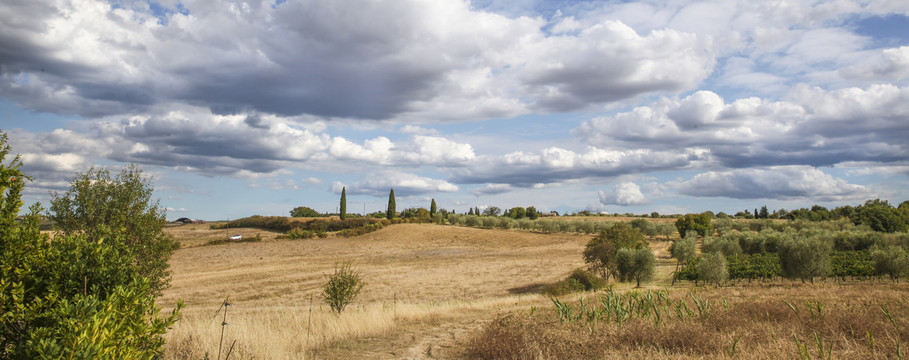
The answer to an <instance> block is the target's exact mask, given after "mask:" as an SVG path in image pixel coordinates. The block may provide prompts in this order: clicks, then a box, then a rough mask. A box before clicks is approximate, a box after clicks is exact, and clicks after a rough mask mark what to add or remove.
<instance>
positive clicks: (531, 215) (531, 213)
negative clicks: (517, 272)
mask: <svg viewBox="0 0 909 360" xmlns="http://www.w3.org/2000/svg"><path fill="white" fill-rule="evenodd" d="M907 208H909V207H907ZM539 217H540V212H539V211H537V208H535V207H533V206H528V207H527V218H528V219H530V220H536V219H537V218H539Z"/></svg>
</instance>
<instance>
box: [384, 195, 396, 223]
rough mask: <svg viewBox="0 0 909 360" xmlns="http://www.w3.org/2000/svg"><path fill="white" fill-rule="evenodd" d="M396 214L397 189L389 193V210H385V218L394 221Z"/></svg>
mask: <svg viewBox="0 0 909 360" xmlns="http://www.w3.org/2000/svg"><path fill="white" fill-rule="evenodd" d="M396 212H397V211H395V189H393V188H392V189H391V191H389V192H388V208H387V209H385V217H386V218H388V220H391V219H394V218H395V213H396Z"/></svg>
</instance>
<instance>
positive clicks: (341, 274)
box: [322, 262, 364, 314]
mask: <svg viewBox="0 0 909 360" xmlns="http://www.w3.org/2000/svg"><path fill="white" fill-rule="evenodd" d="M363 285H364V283H363V280H362V278H361V275H360V272H358V271H356V270H353V269H351V265H350V263H349V262H347V263H344V264H341V265H335V271H334V273H332V274H331V275H329V276H328V281H327V282H326V283H325V287H324V289H323V295H322V296H323V297H324V298H325V303H326V304H328V306H329V307H331V310H332V311H335V312H337V313H338V314H340V313H341V312H342V311H344V308H346V307H347V305H349V304H350V303H351V302H353V301H354V299H356V298H357V295H359V294H360V290H361V289H363Z"/></svg>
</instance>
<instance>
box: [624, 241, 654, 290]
mask: <svg viewBox="0 0 909 360" xmlns="http://www.w3.org/2000/svg"><path fill="white" fill-rule="evenodd" d="M616 264H617V269H618V272H619V276H620V278H621V279H622V280H623V281H635V282H636V283H637V287H641V282H642V281H650V279H652V278H653V274H654V272H655V270H656V258H655V257H654V256H653V252H652V251H650V248H648V247H643V248H639V249H629V248H622V249H619V251H618V252H617V253H616Z"/></svg>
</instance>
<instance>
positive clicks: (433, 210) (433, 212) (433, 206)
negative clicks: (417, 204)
mask: <svg viewBox="0 0 909 360" xmlns="http://www.w3.org/2000/svg"><path fill="white" fill-rule="evenodd" d="M436 210H438V208H437V207H436V199H432V204H430V205H429V216H435V215H436Z"/></svg>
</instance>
